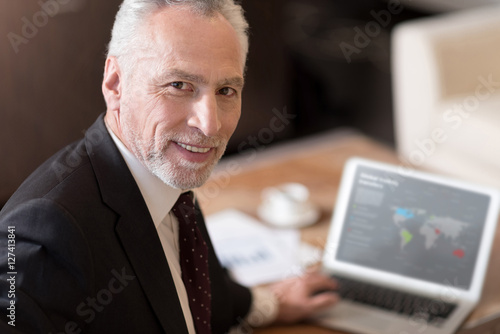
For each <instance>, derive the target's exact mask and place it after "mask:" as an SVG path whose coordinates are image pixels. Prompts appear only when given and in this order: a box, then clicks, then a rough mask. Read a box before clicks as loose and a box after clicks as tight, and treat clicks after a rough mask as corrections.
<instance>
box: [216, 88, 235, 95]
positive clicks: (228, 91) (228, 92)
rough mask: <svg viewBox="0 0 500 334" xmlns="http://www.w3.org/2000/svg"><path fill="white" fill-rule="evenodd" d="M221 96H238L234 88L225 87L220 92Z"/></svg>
mask: <svg viewBox="0 0 500 334" xmlns="http://www.w3.org/2000/svg"><path fill="white" fill-rule="evenodd" d="M219 94H220V95H225V96H233V95H234V94H236V91H235V90H234V89H232V88H229V87H224V88H222V89H220V90H219Z"/></svg>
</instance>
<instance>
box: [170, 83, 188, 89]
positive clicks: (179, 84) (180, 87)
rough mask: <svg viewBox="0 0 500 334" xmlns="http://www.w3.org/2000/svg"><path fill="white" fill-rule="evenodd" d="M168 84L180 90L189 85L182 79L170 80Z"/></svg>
mask: <svg viewBox="0 0 500 334" xmlns="http://www.w3.org/2000/svg"><path fill="white" fill-rule="evenodd" d="M170 86H172V87H174V88H175V89H181V90H187V89H189V85H188V84H187V83H185V82H182V81H176V82H172V83H171V84H170Z"/></svg>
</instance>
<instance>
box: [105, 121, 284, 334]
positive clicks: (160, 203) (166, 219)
mask: <svg viewBox="0 0 500 334" xmlns="http://www.w3.org/2000/svg"><path fill="white" fill-rule="evenodd" d="M108 132H109V133H110V135H111V138H112V139H113V141H114V143H115V144H116V146H117V147H118V150H119V151H120V153H121V155H122V156H123V159H124V160H125V162H126V164H127V166H128V168H129V170H130V172H131V173H132V176H133V177H134V179H135V181H136V183H137V185H138V187H139V190H140V191H141V194H142V197H143V198H144V201H145V202H146V205H147V207H148V210H149V213H150V215H151V218H152V220H153V223H154V225H155V227H156V230H157V231H158V236H159V238H160V241H161V245H162V247H163V251H164V252H165V257H166V258H167V262H168V265H169V267H170V271H171V273H172V278H173V280H174V284H175V288H176V290H177V295H178V297H179V301H180V304H181V308H182V312H183V313H184V318H185V319H186V324H187V328H188V332H189V333H190V334H196V330H195V328H194V322H193V318H192V315H191V310H190V309H189V301H188V296H187V292H186V289H185V287H184V283H183V282H182V276H181V267H180V263H179V245H178V235H179V226H178V222H177V218H176V217H175V216H174V214H173V213H172V212H171V209H172V207H173V206H174V204H175V202H177V199H178V198H179V196H180V194H181V193H182V192H183V190H181V189H176V188H172V187H170V186H168V185H166V184H165V183H163V182H162V181H161V180H160V179H159V178H157V177H156V176H155V175H153V174H152V173H151V172H150V171H149V170H148V169H147V168H146V167H145V166H144V165H143V164H142V163H141V162H140V161H139V160H138V159H137V158H136V157H135V156H134V155H133V154H132V153H131V152H130V151H129V150H128V149H127V147H125V145H124V144H123V143H122V142H121V141H120V139H119V138H118V137H116V135H115V134H114V133H113V131H111V129H110V128H109V127H108ZM252 297H253V298H252V306H251V309H250V312H249V314H248V316H247V318H246V319H245V322H246V323H247V324H249V325H250V326H262V325H266V324H268V323H270V322H272V321H273V320H274V319H275V318H276V316H277V312H278V303H277V300H276V298H275V297H274V296H273V295H272V294H271V293H270V292H269V291H268V289H263V288H254V289H252Z"/></svg>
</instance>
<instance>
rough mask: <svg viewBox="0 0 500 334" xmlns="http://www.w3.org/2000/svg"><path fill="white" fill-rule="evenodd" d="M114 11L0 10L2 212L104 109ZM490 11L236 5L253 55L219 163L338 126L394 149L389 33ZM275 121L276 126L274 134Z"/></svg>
mask: <svg viewBox="0 0 500 334" xmlns="http://www.w3.org/2000/svg"><path fill="white" fill-rule="evenodd" d="M120 2H121V1H120V0H106V1H90V0H40V1H25V0H19V1H2V2H0V34H1V36H2V38H1V42H0V47H1V50H2V51H1V53H0V71H1V76H0V84H1V89H0V157H1V164H0V207H1V205H2V204H3V203H5V201H6V200H7V199H8V198H9V196H10V195H11V194H12V193H13V192H14V191H15V189H16V188H17V187H18V186H19V185H20V183H21V182H22V181H23V180H24V179H25V178H26V177H27V176H28V175H29V174H30V173H31V172H32V171H33V170H34V169H35V168H36V167H37V166H38V165H39V164H40V163H41V162H43V161H44V160H45V159H47V158H48V157H50V156H51V155H52V154H54V153H55V152H56V151H57V150H59V149H60V148H62V147H64V145H66V144H68V143H70V142H72V141H74V140H77V139H79V138H81V137H82V136H83V134H84V132H85V130H86V129H87V128H88V127H89V126H90V125H91V124H92V123H93V122H94V120H95V119H96V117H97V116H98V115H99V114H100V113H102V112H104V111H105V104H104V100H103V98H102V94H101V79H102V73H103V66H104V61H105V50H106V45H107V43H108V41H109V37H110V31H111V27H112V24H113V20H114V16H115V14H116V11H117V9H118V6H119V4H120ZM488 2H490V1H488V0H484V1H478V0H473V1H458V0H454V1H451V0H448V1H446V0H443V1H434V0H433V1H429V0H427V1H426V0H421V1H418V0H412V1H410V0H408V1H405V0H402V1H382V0H379V1H376V0H358V1H345V0H289V1H285V0H244V1H243V2H242V5H243V7H244V9H245V11H246V15H247V18H248V21H249V22H250V26H251V31H250V35H251V47H250V54H249V60H248V72H247V83H246V87H245V93H244V100H243V115H242V118H241V121H240V124H239V126H238V128H237V130H236V133H235V135H234V136H233V138H232V140H231V143H230V145H229V147H228V152H227V153H228V154H229V155H234V154H238V153H241V152H243V151H245V150H248V149H263V147H267V146H269V145H273V144H275V143H278V142H282V141H286V140H290V139H294V138H299V137H303V136H307V135H312V134H316V133H320V132H324V131H330V130H334V129H338V128H342V127H349V128H354V129H356V130H357V131H359V132H361V133H363V134H365V135H367V136H369V137H371V138H374V139H375V140H378V141H381V142H383V143H385V144H387V145H389V146H395V144H396V135H395V130H394V110H393V103H392V101H393V96H392V94H393V93H392V88H391V87H392V86H391V78H392V73H391V32H392V29H393V27H394V26H395V25H396V24H398V23H401V22H404V21H408V20H413V19H418V18H424V17H433V16H435V15H440V14H443V13H447V12H453V11H457V10H460V9H467V8H471V7H477V6H480V5H484V4H487V3H488ZM387 14H389V15H387ZM276 117H277V118H278V119H279V120H281V121H282V123H283V125H284V126H279V127H276V126H275V127H273V126H272V125H273V124H275V125H276V123H273V119H276ZM271 128H273V129H271Z"/></svg>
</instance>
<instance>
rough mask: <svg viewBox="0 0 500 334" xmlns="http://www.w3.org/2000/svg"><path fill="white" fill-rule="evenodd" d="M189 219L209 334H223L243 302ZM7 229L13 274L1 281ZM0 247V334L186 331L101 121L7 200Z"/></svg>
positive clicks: (142, 208) (151, 234)
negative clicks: (203, 275)
mask: <svg viewBox="0 0 500 334" xmlns="http://www.w3.org/2000/svg"><path fill="white" fill-rule="evenodd" d="M197 219H199V225H200V227H201V231H202V233H203V235H204V237H205V240H206V241H207V242H208V244H209V246H210V254H209V255H210V256H209V257H210V258H209V265H210V275H211V289H212V290H211V291H212V329H213V332H214V333H223V332H226V331H227V330H228V329H229V327H230V326H231V325H233V324H235V323H237V321H238V320H239V319H241V318H242V317H244V316H245V315H246V313H247V312H248V310H249V306H250V302H251V296H250V292H249V291H248V289H246V288H244V287H242V286H240V285H238V284H236V283H234V282H233V281H231V280H230V279H229V277H228V275H227V273H226V271H225V270H224V269H223V268H222V267H221V266H220V264H219V262H218V260H217V258H216V256H215V253H214V251H213V247H212V245H211V243H210V239H209V237H208V234H207V230H206V227H205V224H204V222H203V217H202V215H201V213H200V214H198V217H197ZM9 226H12V227H14V228H15V242H16V243H15V250H14V252H13V253H14V254H15V265H14V266H15V268H14V270H15V272H17V274H15V275H7V274H6V273H7V272H11V271H12V270H11V269H12V268H8V267H7V262H8V261H7V257H8V254H7V251H6V250H7V240H8V227H9ZM11 238H12V237H11ZM0 247H1V248H0V249H1V251H0V275H1V279H0V288H1V296H0V313H1V314H2V317H1V319H0V333H10V332H12V333H53V334H55V333H148V334H151V333H187V329H186V325H185V321H184V316H183V313H182V310H181V307H180V303H179V300H178V297H177V293H176V289H175V286H174V283H173V280H172V276H171V273H170V270H169V266H168V263H167V260H166V258H165V255H164V252H163V248H162V246H161V243H160V239H159V237H158V234H157V232H156V228H155V226H154V224H153V221H152V219H151V216H150V214H149V211H148V209H147V206H146V204H145V202H144V199H143V198H142V196H141V193H140V191H139V188H138V187H137V184H136V183H135V181H134V179H133V177H132V175H131V173H130V171H129V170H128V167H127V166H126V164H125V161H124V160H123V158H122V156H121V154H120V152H119V151H118V149H117V148H116V146H115V144H114V142H113V141H112V139H111V137H110V136H109V133H108V132H107V130H106V127H105V125H104V121H103V115H101V116H100V117H99V119H98V120H97V121H96V122H95V123H94V125H93V126H92V127H91V128H90V129H89V130H88V131H87V133H86V135H85V138H84V139H82V140H81V141H79V142H76V143H74V144H72V145H70V146H68V147H66V148H65V149H63V150H61V151H60V152H59V153H57V154H56V155H55V156H53V157H52V158H51V159H49V160H48V161H47V162H45V163H44V164H43V165H42V166H40V167H39V168H38V169H37V170H36V171H35V172H34V173H33V174H32V175H31V176H30V177H29V178H28V179H27V180H26V181H25V182H24V183H23V184H22V185H21V187H20V188H19V189H18V190H17V191H16V193H15V194H14V195H13V196H12V197H11V199H10V200H9V201H8V202H7V204H6V205H5V207H4V208H3V209H2V211H1V212H0ZM11 276H12V277H14V279H15V284H14V285H13V286H12V285H11V284H10V283H12V280H10V281H8V279H9V278H11ZM11 287H14V289H12V288H11ZM13 290H14V291H13ZM9 291H10V293H9ZM12 291H13V293H14V294H15V299H13V298H10V297H12V295H10V296H9V294H11V293H12ZM11 300H15V325H16V326H15V327H12V326H10V325H8V323H7V322H8V321H10V320H11V319H9V318H8V317H6V315H9V314H10V313H11V310H8V309H7V308H8V307H9V305H11V304H9V303H10V302H11ZM11 308H12V307H11Z"/></svg>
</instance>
